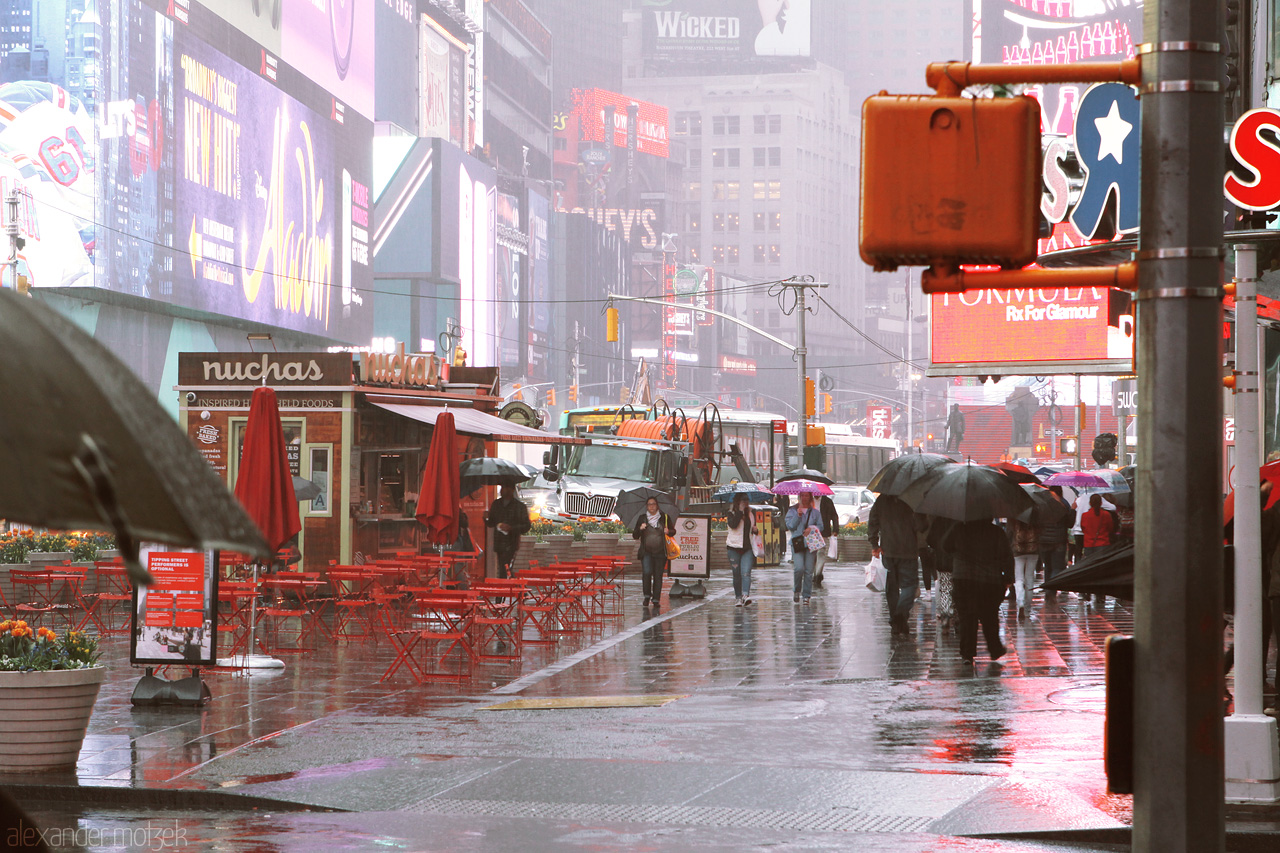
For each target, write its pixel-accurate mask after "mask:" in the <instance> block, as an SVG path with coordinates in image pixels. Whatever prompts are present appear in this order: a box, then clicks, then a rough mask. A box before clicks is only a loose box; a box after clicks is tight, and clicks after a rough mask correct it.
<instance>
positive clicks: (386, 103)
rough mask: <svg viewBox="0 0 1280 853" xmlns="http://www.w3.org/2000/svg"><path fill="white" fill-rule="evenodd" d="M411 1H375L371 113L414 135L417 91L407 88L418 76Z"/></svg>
mask: <svg viewBox="0 0 1280 853" xmlns="http://www.w3.org/2000/svg"><path fill="white" fill-rule="evenodd" d="M416 11H417V8H416V5H415V4H414V3H413V2H412V0H377V8H376V9H375V17H374V21H373V23H374V44H375V50H376V55H375V57H374V63H373V73H374V113H373V115H371V116H370V118H374V119H377V120H378V121H392V122H395V123H396V124H398V125H399V126H400V127H402V128H404V129H405V130H406V131H408V132H410V133H413V132H414V130H416V129H417V125H418V91H417V88H416V87H415V86H412V85H407V82H408V81H411V80H414V79H415V78H416V76H417V73H418V21H417V16H416Z"/></svg>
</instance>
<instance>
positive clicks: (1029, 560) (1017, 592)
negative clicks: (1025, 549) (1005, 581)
mask: <svg viewBox="0 0 1280 853" xmlns="http://www.w3.org/2000/svg"><path fill="white" fill-rule="evenodd" d="M1039 559H1040V555H1039V554H1018V555H1017V556H1015V557H1014V558H1013V593H1014V597H1015V598H1016V599H1017V602H1018V606H1019V607H1030V606H1031V588H1032V587H1033V586H1035V585H1036V561H1037V560H1039Z"/></svg>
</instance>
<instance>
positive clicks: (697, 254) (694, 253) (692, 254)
mask: <svg viewBox="0 0 1280 853" xmlns="http://www.w3.org/2000/svg"><path fill="white" fill-rule="evenodd" d="M689 260H691V261H693V262H694V263H695V264H696V263H700V262H701V261H702V250H701V249H699V248H698V247H697V246H690V247H689Z"/></svg>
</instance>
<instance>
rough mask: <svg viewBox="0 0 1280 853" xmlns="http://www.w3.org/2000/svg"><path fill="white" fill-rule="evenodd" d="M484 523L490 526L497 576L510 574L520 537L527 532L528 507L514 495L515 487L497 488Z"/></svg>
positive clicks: (503, 576) (501, 576) (502, 576)
mask: <svg viewBox="0 0 1280 853" xmlns="http://www.w3.org/2000/svg"><path fill="white" fill-rule="evenodd" d="M484 523H485V525H486V526H487V527H492V528H493V530H494V534H493V551H494V554H495V555H496V556H497V558H498V577H500V578H505V577H507V576H509V575H510V574H512V572H511V564H512V563H513V562H514V561H515V559H516V551H518V550H520V537H521V536H523V535H524V534H526V533H528V532H529V508H528V507H527V506H525V505H524V501H522V500H520V499H519V498H517V497H516V487H515V486H512V485H503V486H500V487H499V489H498V499H497V500H495V501H494V502H493V503H491V504H489V511H488V512H487V513H485V516H484Z"/></svg>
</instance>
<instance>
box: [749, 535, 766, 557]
mask: <svg viewBox="0 0 1280 853" xmlns="http://www.w3.org/2000/svg"><path fill="white" fill-rule="evenodd" d="M751 553H752V554H755V555H756V557H757V558H760V557H763V556H764V537H763V536H761V535H760V534H759V533H752V534H751Z"/></svg>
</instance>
